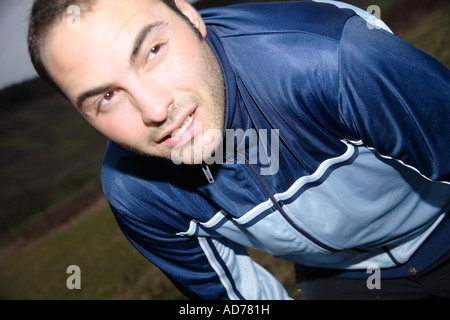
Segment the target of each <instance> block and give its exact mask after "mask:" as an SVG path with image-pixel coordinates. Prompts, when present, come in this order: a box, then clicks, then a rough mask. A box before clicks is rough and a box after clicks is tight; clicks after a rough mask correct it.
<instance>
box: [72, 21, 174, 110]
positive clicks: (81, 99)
mask: <svg viewBox="0 0 450 320" xmlns="http://www.w3.org/2000/svg"><path fill="white" fill-rule="evenodd" d="M166 26H167V23H166V22H162V21H157V22H155V23H151V24H149V25H146V26H145V27H144V28H143V29H142V30H141V32H139V33H138V35H137V37H136V38H135V40H134V44H133V50H132V52H131V55H130V61H129V63H130V65H134V63H135V61H136V57H137V55H138V54H139V51H140V49H141V47H142V44H143V43H144V42H145V40H146V39H147V38H148V36H149V35H150V34H151V33H152V32H153V31H154V30H155V29H161V28H164V27H166ZM111 87H112V85H111V84H108V85H103V86H101V87H97V88H95V89H91V90H88V91H86V92H84V93H82V94H80V95H79V96H78V97H77V98H76V106H77V108H78V109H82V108H83V105H84V103H85V102H86V100H88V99H89V98H91V97H95V96H97V95H99V94H101V93H103V92H106V91H107V90H109V89H110V88H111Z"/></svg>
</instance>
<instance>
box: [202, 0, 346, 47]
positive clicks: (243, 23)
mask: <svg viewBox="0 0 450 320" xmlns="http://www.w3.org/2000/svg"><path fill="white" fill-rule="evenodd" d="M200 13H201V15H202V17H203V19H204V21H205V23H206V25H207V26H209V27H211V28H214V29H215V31H216V32H217V33H218V34H219V36H223V37H230V36H238V35H246V34H255V33H259V34H261V33H266V32H270V33H274V32H304V33H311V34H317V35H321V36H324V37H329V38H333V39H338V38H339V37H340V34H341V32H342V29H343V27H344V25H345V23H346V21H347V20H348V19H349V17H351V16H353V15H355V12H354V11H351V10H347V9H344V10H342V9H340V8H338V7H337V6H335V5H331V4H328V3H317V2H312V1H305V2H303V1H301V2H299V1H293V2H272V3H247V4H239V5H232V6H227V7H217V8H210V9H205V10H201V11H200ZM325 22H326V23H325Z"/></svg>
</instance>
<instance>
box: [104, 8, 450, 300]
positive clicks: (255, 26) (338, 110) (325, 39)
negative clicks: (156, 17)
mask: <svg viewBox="0 0 450 320" xmlns="http://www.w3.org/2000/svg"><path fill="white" fill-rule="evenodd" d="M201 14H202V16H203V18H204V20H205V23H206V25H207V29H208V36H207V41H208V43H209V44H210V46H211V47H212V49H213V50H214V52H215V54H216V55H217V57H218V60H219V62H220V65H221V67H222V71H223V74H224V79H225V84H226V119H225V129H226V132H224V136H225V138H226V139H233V140H234V139H235V138H236V137H237V136H238V133H239V132H240V133H242V132H244V133H246V134H247V133H249V134H248V136H247V138H246V139H241V140H240V141H239V142H236V147H235V148H234V153H233V154H232V155H230V154H229V153H227V154H226V155H224V158H226V159H225V160H226V161H222V163H219V162H220V161H217V163H213V164H210V165H209V166H208V170H209V172H210V173H211V175H212V177H213V179H214V182H212V183H209V182H208V180H207V179H206V177H205V175H204V174H203V170H202V166H200V165H176V164H174V163H172V162H171V161H166V160H159V159H153V158H147V157H143V156H140V155H137V154H135V153H132V152H130V151H127V150H125V149H123V148H121V147H119V146H118V145H116V144H115V143H113V142H109V143H108V146H107V150H106V154H105V159H104V165H103V170H102V182H103V188H104V192H105V194H106V196H107V198H108V200H109V202H110V204H111V208H112V210H113V212H114V214H115V217H116V219H117V221H118V224H119V226H120V227H121V229H122V231H123V232H124V234H125V235H126V237H127V238H128V239H129V241H130V242H131V243H132V244H133V245H134V246H135V247H136V248H137V249H138V250H139V251H140V252H141V253H142V254H143V255H144V256H145V257H146V258H147V259H148V260H150V261H151V262H152V263H154V264H155V265H156V266H158V267H159V268H160V269H161V270H162V271H163V272H164V273H165V274H166V275H167V276H168V277H169V278H170V279H171V280H172V281H173V282H174V284H175V285H177V287H178V288H180V290H181V291H182V292H184V293H185V294H186V295H187V296H188V297H190V298H201V299H228V298H229V299H285V298H288V295H287V294H286V292H285V290H284V288H283V287H282V286H281V285H280V283H279V282H278V281H277V280H276V279H275V278H274V277H273V276H272V275H271V274H270V273H269V272H267V271H266V270H265V269H263V268H262V267H261V266H259V265H258V264H256V263H255V262H254V261H253V260H252V259H251V258H250V257H249V256H248V255H247V252H246V249H245V248H246V247H251V248H255V249H258V250H262V251H265V252H268V253H270V254H273V255H275V256H277V257H281V258H284V259H287V260H290V261H293V262H294V263H297V264H300V265H303V266H307V267H312V268H322V269H325V270H328V269H332V270H335V271H336V272H335V273H337V274H338V276H354V275H356V274H359V275H361V274H365V276H368V275H367V274H366V273H365V271H366V270H367V268H368V267H371V266H377V267H380V268H382V270H383V273H382V277H398V276H404V275H407V273H408V265H407V264H406V263H407V262H409V263H412V262H411V261H412V260H411V259H415V260H414V261H415V262H414V263H417V264H416V265H415V268H416V269H417V271H418V272H420V271H421V270H423V269H424V268H426V267H427V266H428V265H430V264H431V263H432V262H433V261H435V260H436V259H438V258H439V257H440V256H441V255H442V254H443V253H444V252H446V251H447V250H448V249H449V248H450V241H449V240H450V239H449V237H450V236H449V234H450V227H449V223H447V221H448V218H446V214H447V212H448V210H449V206H450V185H449V183H448V181H449V178H450V161H449V159H450V130H449V129H448V125H449V123H450V72H449V70H448V69H447V68H445V67H444V66H443V65H441V64H440V63H439V62H438V61H436V60H435V59H433V58H431V57H430V56H428V55H426V54H424V53H423V52H421V51H419V50H417V49H415V48H414V47H412V46H411V45H409V44H407V43H405V42H404V41H402V40H400V39H399V38H398V37H396V36H395V35H393V34H391V33H390V32H388V31H386V30H383V29H380V28H373V27H370V26H369V25H368V24H367V22H366V21H365V20H363V19H361V17H359V16H358V15H357V14H355V12H354V11H352V10H348V9H339V8H337V7H336V6H334V5H330V4H325V3H315V2H285V3H272V4H271V3H264V4H245V5H236V6H230V7H224V8H214V9H207V10H204V11H201ZM239 130H241V131H239ZM230 133H231V134H234V136H233V135H231V136H228V135H229V134H230ZM255 135H256V136H257V137H258V138H257V139H256V140H254V141H253V143H250V142H248V141H249V140H252V138H254V137H255ZM238 140H239V139H236V140H234V141H238ZM226 141H228V140H226ZM239 143H240V144H239ZM274 147H276V148H274ZM255 150H256V151H257V152H256V153H254V151H255ZM226 151H229V149H228V148H227V150H226ZM276 152H278V153H277V154H275V153H276ZM252 154H257V155H258V158H257V159H256V161H251V160H252V159H251V155H252ZM264 156H265V158H264ZM253 160H255V159H253ZM263 160H265V161H263ZM266 160H271V161H266ZM436 230H438V231H436ZM433 231H435V232H433ZM430 235H431V236H430ZM423 248H427V250H422V251H421V249H423Z"/></svg>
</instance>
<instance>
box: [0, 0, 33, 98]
mask: <svg viewBox="0 0 450 320" xmlns="http://www.w3.org/2000/svg"><path fill="white" fill-rule="evenodd" d="M32 2H33V0H0V89H1V88H4V87H6V86H8V85H11V84H13V83H17V82H21V81H23V80H27V79H31V78H33V77H35V76H36V73H35V71H34V69H33V65H32V64H31V62H30V58H29V57H28V50H27V45H26V34H27V20H28V12H29V10H30V7H31V3H32Z"/></svg>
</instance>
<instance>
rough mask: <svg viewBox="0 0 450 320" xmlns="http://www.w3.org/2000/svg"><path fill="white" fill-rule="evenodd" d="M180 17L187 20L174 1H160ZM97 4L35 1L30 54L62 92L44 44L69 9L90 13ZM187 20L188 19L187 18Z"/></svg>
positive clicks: (93, 1) (70, 0)
mask: <svg viewBox="0 0 450 320" xmlns="http://www.w3.org/2000/svg"><path fill="white" fill-rule="evenodd" d="M160 1H162V2H163V3H165V4H166V5H167V6H168V7H169V8H171V9H172V10H174V11H175V12H176V13H177V14H178V15H180V16H182V17H184V18H186V17H185V16H184V15H183V14H182V12H181V11H180V9H179V8H178V7H177V5H176V4H175V1H174V0H160ZM96 3H97V0H35V1H34V2H33V5H32V8H31V11H30V15H29V25H28V37H27V42H28V52H29V55H30V59H31V62H32V64H33V66H34V68H35V70H36V72H37V74H38V75H39V76H40V77H41V78H42V79H43V80H44V81H45V82H47V83H49V84H50V85H52V86H53V87H55V88H56V89H57V90H58V91H61V90H60V88H59V87H58V85H57V84H56V83H55V82H54V80H53V79H52V78H51V76H50V74H49V72H48V70H47V68H46V66H45V64H44V61H43V59H42V54H41V53H42V52H41V49H42V43H43V41H44V40H45V38H46V36H47V35H48V33H49V32H50V30H51V28H52V27H54V26H55V25H56V24H57V23H58V22H60V21H61V20H62V19H63V17H64V15H65V13H66V12H67V9H68V8H69V7H70V6H72V5H77V6H78V7H79V8H80V9H81V10H82V11H85V12H88V11H90V10H91V9H92V7H93V6H94V5H95V4H96ZM186 19H187V18H186ZM189 22H190V21H189Z"/></svg>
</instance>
